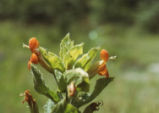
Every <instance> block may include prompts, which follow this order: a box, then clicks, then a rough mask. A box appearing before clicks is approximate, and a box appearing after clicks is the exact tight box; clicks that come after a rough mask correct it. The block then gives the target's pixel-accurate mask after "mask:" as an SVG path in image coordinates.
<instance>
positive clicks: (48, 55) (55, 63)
mask: <svg viewBox="0 0 159 113" xmlns="http://www.w3.org/2000/svg"><path fill="white" fill-rule="evenodd" d="M39 51H40V53H41V55H42V57H43V58H44V60H45V61H46V62H47V63H48V64H49V66H50V67H51V68H52V70H55V69H57V70H59V71H61V72H64V71H65V68H64V65H63V63H62V61H61V59H60V58H59V57H58V56H57V55H56V54H54V53H52V52H49V51H47V50H46V49H44V48H42V47H40V48H39Z"/></svg>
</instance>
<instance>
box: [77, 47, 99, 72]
mask: <svg viewBox="0 0 159 113" xmlns="http://www.w3.org/2000/svg"><path fill="white" fill-rule="evenodd" d="M98 50H99V48H92V49H91V50H89V51H88V53H86V54H84V55H83V56H82V57H81V58H80V59H78V60H77V62H76V63H75V67H81V68H82V69H84V70H85V71H87V70H88V69H89V66H90V64H91V63H92V61H93V60H94V58H95V57H96V55H97V52H98Z"/></svg>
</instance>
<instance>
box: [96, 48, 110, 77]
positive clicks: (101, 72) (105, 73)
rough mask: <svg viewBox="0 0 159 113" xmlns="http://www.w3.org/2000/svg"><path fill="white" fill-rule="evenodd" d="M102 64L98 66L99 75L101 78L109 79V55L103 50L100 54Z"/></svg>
mask: <svg viewBox="0 0 159 113" xmlns="http://www.w3.org/2000/svg"><path fill="white" fill-rule="evenodd" d="M100 57H101V60H102V61H101V62H100V64H99V66H98V74H99V75H101V76H105V77H106V78H109V73H108V70H107V67H106V62H107V61H108V59H109V54H108V52H107V51H106V50H104V49H103V50H101V52H100Z"/></svg>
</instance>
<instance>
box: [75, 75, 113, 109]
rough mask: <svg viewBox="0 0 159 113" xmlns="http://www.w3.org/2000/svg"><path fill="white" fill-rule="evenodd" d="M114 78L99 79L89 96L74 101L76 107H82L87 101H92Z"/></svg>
mask: <svg viewBox="0 0 159 113" xmlns="http://www.w3.org/2000/svg"><path fill="white" fill-rule="evenodd" d="M112 80H113V78H107V79H106V78H101V79H98V80H97V82H96V85H95V87H94V90H93V92H92V93H91V94H90V95H87V96H86V97H87V98H84V99H81V100H78V101H75V102H73V104H74V105H76V107H80V106H82V105H84V104H86V103H89V102H91V101H92V100H93V99H95V98H96V97H97V96H98V95H99V94H100V93H101V92H102V91H103V90H104V88H105V87H106V86H107V85H108V84H109V83H110V82H111V81H112Z"/></svg>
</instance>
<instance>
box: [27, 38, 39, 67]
mask: <svg viewBox="0 0 159 113" xmlns="http://www.w3.org/2000/svg"><path fill="white" fill-rule="evenodd" d="M38 47H39V42H38V40H37V39H36V38H34V37H33V38H31V39H30V40H29V48H30V51H31V52H32V55H31V57H30V60H29V61H28V69H29V70H30V68H31V64H32V63H34V64H38V61H39V58H38V56H39V53H38V52H37V51H36V49H37V48H38Z"/></svg>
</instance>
